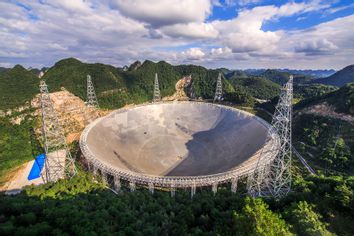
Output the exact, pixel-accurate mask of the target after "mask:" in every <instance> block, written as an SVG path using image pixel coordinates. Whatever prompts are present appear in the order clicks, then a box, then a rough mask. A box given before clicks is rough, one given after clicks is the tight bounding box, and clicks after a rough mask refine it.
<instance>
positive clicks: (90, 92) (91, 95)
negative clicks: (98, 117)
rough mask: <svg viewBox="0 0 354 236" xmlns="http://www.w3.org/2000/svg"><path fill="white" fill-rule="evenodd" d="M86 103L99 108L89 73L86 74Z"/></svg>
mask: <svg viewBox="0 0 354 236" xmlns="http://www.w3.org/2000/svg"><path fill="white" fill-rule="evenodd" d="M86 105H87V106H89V107H95V108H99V105H98V101H97V97H96V92H95V88H94V87H93V83H92V79H91V76H90V75H87V101H86Z"/></svg>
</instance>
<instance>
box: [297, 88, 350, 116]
mask: <svg viewBox="0 0 354 236" xmlns="http://www.w3.org/2000/svg"><path fill="white" fill-rule="evenodd" d="M322 102H327V103H329V104H331V105H333V106H334V107H335V110H336V111H337V112H341V113H347V114H350V115H354V83H350V84H347V85H345V86H343V87H341V88H340V89H338V90H335V91H333V92H330V93H325V94H323V95H321V96H318V97H313V98H310V99H306V100H303V101H301V102H300V103H299V104H297V105H296V106H295V109H298V110H299V109H303V108H305V107H307V106H310V105H315V104H319V103H322Z"/></svg>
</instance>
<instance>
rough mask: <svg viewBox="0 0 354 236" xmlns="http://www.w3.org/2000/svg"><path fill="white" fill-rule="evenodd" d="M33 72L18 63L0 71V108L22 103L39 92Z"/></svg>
mask: <svg viewBox="0 0 354 236" xmlns="http://www.w3.org/2000/svg"><path fill="white" fill-rule="evenodd" d="M38 86H39V80H38V78H37V77H36V75H35V74H33V73H32V72H30V71H27V70H26V69H25V68H23V67H22V66H20V65H16V66H15V67H14V68H12V69H10V70H7V71H5V72H4V73H0V110H5V109H12V108H15V107H19V106H22V105H24V103H25V102H27V101H30V100H31V99H32V98H33V97H34V95H35V94H37V93H38V92H39V87H38Z"/></svg>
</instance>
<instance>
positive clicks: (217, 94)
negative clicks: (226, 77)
mask: <svg viewBox="0 0 354 236" xmlns="http://www.w3.org/2000/svg"><path fill="white" fill-rule="evenodd" d="M221 100H222V81H221V73H219V75H218V79H217V81H216V90H215V96H214V102H215V101H221Z"/></svg>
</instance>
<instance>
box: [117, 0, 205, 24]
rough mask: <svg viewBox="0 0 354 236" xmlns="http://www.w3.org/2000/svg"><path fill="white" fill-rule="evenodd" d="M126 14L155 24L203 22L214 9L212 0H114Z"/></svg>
mask: <svg viewBox="0 0 354 236" xmlns="http://www.w3.org/2000/svg"><path fill="white" fill-rule="evenodd" d="M112 3H113V4H114V6H116V7H117V8H118V9H119V11H120V12H121V13H122V14H124V15H125V16H128V17H131V18H133V19H136V20H139V21H142V22H146V23H148V24H150V25H153V26H163V25H173V24H181V23H189V22H203V21H204V20H205V19H206V18H207V17H208V16H209V15H210V14H211V11H212V2H211V1H210V0H149V1H146V0H113V1H112Z"/></svg>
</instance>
